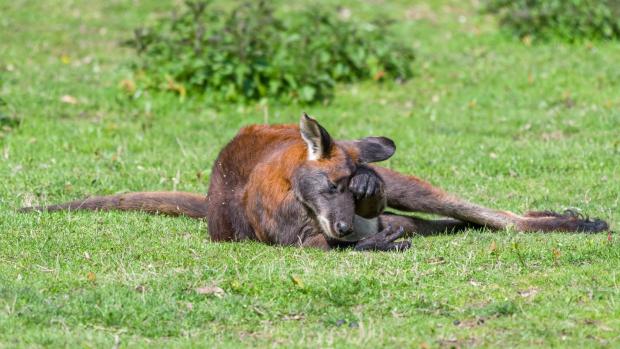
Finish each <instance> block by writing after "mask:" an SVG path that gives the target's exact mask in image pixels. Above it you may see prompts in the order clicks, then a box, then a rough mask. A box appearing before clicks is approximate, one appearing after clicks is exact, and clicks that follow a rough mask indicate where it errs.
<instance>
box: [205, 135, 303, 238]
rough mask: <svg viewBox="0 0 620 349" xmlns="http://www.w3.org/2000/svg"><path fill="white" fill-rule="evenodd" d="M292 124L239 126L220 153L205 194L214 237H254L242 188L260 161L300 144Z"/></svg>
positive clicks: (209, 225)
mask: <svg viewBox="0 0 620 349" xmlns="http://www.w3.org/2000/svg"><path fill="white" fill-rule="evenodd" d="M303 144H304V143H303V140H302V139H301V137H300V135H299V127H297V126H295V125H272V126H268V125H252V126H248V127H244V128H242V129H241V130H240V131H239V133H237V135H236V136H235V137H234V138H233V139H232V140H231V141H230V142H229V143H228V144H227V145H226V146H225V147H224V148H223V149H222V151H221V152H220V153H219V155H218V157H217V159H216V160H215V163H214V164H213V168H212V171H211V179H210V184H209V192H208V194H207V200H208V209H207V222H208V228H209V235H210V236H211V238H212V239H213V240H243V239H256V236H255V233H254V231H253V229H252V227H251V226H250V223H249V222H248V219H247V217H246V215H245V208H244V206H243V196H244V188H245V186H246V184H247V183H248V180H249V179H250V176H251V174H252V172H253V171H254V170H255V169H256V167H257V166H259V165H260V164H261V163H265V162H266V161H272V160H273V158H274V157H278V156H284V155H285V154H286V152H287V151H288V150H289V149H291V148H303Z"/></svg>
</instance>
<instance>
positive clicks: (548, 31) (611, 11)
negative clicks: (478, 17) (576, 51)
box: [485, 0, 620, 42]
mask: <svg viewBox="0 0 620 349" xmlns="http://www.w3.org/2000/svg"><path fill="white" fill-rule="evenodd" d="M485 11H486V12H489V13H494V14H497V15H498V17H499V21H500V24H501V25H502V26H504V27H506V28H508V29H510V30H511V31H512V32H514V33H515V34H517V35H519V36H520V37H525V36H532V37H537V38H542V39H552V38H559V39H562V40H565V41H569V42H574V41H579V40H584V39H618V38H620V0H487V1H486V6H485Z"/></svg>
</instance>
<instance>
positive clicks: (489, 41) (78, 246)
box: [0, 0, 620, 348]
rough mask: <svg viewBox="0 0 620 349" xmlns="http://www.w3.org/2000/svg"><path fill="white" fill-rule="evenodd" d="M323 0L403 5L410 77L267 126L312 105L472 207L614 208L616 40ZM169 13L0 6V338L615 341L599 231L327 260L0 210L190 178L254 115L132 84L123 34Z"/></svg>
mask: <svg viewBox="0 0 620 349" xmlns="http://www.w3.org/2000/svg"><path fill="white" fill-rule="evenodd" d="M325 2H327V1H325ZM341 3H342V4H343V6H347V7H350V8H351V9H352V11H353V15H354V16H357V15H359V16H369V15H370V14H377V13H379V14H381V13H383V12H385V13H390V14H391V15H392V16H393V17H396V18H398V19H401V20H402V23H401V24H399V31H400V33H401V34H402V35H403V38H405V39H406V40H411V41H412V42H413V44H414V45H415V47H416V48H417V52H418V57H419V59H418V61H417V62H416V63H415V64H416V71H417V76H416V78H414V79H413V80H411V81H410V82H408V83H406V84H404V85H396V84H383V85H376V84H372V83H367V84H359V85H354V86H341V87H340V88H339V89H338V93H337V95H338V96H337V99H336V100H335V101H334V102H333V103H332V104H331V105H326V106H323V105H318V106H312V107H302V106H296V105H288V106H287V105H271V106H270V109H269V113H268V120H267V121H268V122H270V123H284V122H295V121H296V120H297V118H298V116H299V114H300V113H301V111H302V109H303V110H307V111H308V112H309V113H310V114H312V115H315V116H316V117H318V118H319V120H320V121H321V122H322V123H323V125H325V126H326V127H327V129H328V130H330V132H331V133H332V135H334V136H335V137H337V138H356V137H362V136H366V135H385V136H389V137H391V138H393V139H395V140H396V141H397V145H398V150H397V154H396V155H395V156H394V158H393V159H391V160H389V161H388V162H387V165H388V166H390V167H392V168H395V169H397V170H399V171H402V172H407V173H415V174H416V175H419V176H421V177H423V178H427V179H429V180H431V181H432V182H433V183H435V184H437V185H440V186H442V187H443V188H445V189H447V190H449V191H452V192H455V193H458V194H459V195H461V196H464V197H466V198H468V199H470V200H472V201H475V202H479V203H481V204H485V205H489V206H493V207H498V208H504V209H510V210H515V211H520V212H521V211H524V210H527V209H554V210H561V209H564V208H567V207H578V208H580V209H582V210H583V212H585V213H588V214H590V215H592V216H598V217H601V218H604V219H607V220H608V221H610V222H612V224H613V223H616V222H618V221H619V220H620V213H619V211H618V209H619V208H618V204H619V196H618V188H619V184H620V166H619V164H620V162H618V157H619V155H620V141H619V134H618V129H619V128H620V112H619V108H620V93H619V92H618V91H620V70H618V69H617V57H619V56H620V45H619V44H618V43H607V42H597V43H586V44H580V45H564V44H558V43H548V44H534V45H528V44H527V43H523V42H520V41H518V40H516V39H513V38H511V37H509V36H506V35H504V34H502V33H501V32H498V31H497V29H496V26H495V24H494V23H493V20H492V19H491V18H489V17H485V16H481V15H479V14H477V13H476V9H475V6H474V5H471V4H469V3H467V2H460V1H453V0H434V1H429V4H428V5H419V4H418V5H411V4H408V3H407V2H405V1H394V2H385V3H381V4H379V3H377V2H372V1H368V2H356V1H341ZM287 6H292V5H290V4H289V5H287ZM295 6H297V5H295ZM167 9H169V4H167V3H166V4H164V3H161V2H158V1H154V0H152V1H140V2H129V1H109V2H108V1H106V2H91V1H45V2H30V1H16V2H8V1H3V2H0V13H2V14H3V16H2V17H1V18H0V32H1V33H2V40H0V52H2V55H1V56H0V96H1V98H2V100H3V101H5V102H6V103H7V105H5V106H2V107H0V108H1V109H0V112H1V114H2V115H4V117H2V118H0V122H1V123H2V125H1V126H2V130H1V131H0V132H1V136H0V137H1V138H0V158H1V161H0V178H2V180H1V181H0V200H1V201H0V203H1V206H0V347H112V346H121V347H152V346H155V347H163V346H179V347H212V346H220V347H239V346H257V347H270V346H277V345H283V346H287V347H349V346H364V347H397V346H401V347H421V348H426V347H451V346H454V347H458V346H466V347H469V346H473V347H498V346H505V347H532V346H544V347H549V346H556V347H614V346H618V345H620V337H619V336H618V333H619V332H618V330H619V329H620V305H619V303H620V286H619V277H620V276H619V273H618V270H619V267H620V249H619V247H618V241H617V240H618V237H617V235H615V234H612V235H610V237H608V235H607V234H599V235H582V234H519V233H515V232H510V231H502V232H485V231H483V232H480V231H468V232H465V233H462V234H458V235H454V236H437V237H429V238H416V239H415V240H414V242H413V248H412V249H411V250H410V251H407V252H406V253H402V254H397V253H355V252H352V251H342V252H330V253H324V252H320V251H315V250H309V249H306V250H302V249H295V248H281V247H272V246H265V245H261V244H257V243H228V244H222V243H211V242H209V241H208V235H207V232H206V225H205V224H204V223H203V222H199V221H193V220H190V219H186V218H169V217H160V216H148V215H145V214H140V213H116V212H110V213H55V214H27V215H18V214H16V213H15V209H16V208H18V207H20V206H22V205H26V204H37V203H38V204H45V203H54V202H59V201H64V200H69V199H74V198H79V197H83V196H86V195H91V194H110V193H116V192H122V191H138V190H144V189H150V190H173V189H176V190H183V191H194V192H206V189H207V185H208V178H209V174H210V166H211V163H212V161H213V160H214V158H215V156H216V155H217V152H218V150H219V149H220V148H221V147H222V146H223V145H224V144H225V143H226V141H227V140H228V139H230V138H231V137H232V136H233V135H234V133H235V132H236V130H237V129H238V128H239V127H240V126H242V125H246V124H250V123H262V122H265V121H266V120H265V116H264V111H263V109H262V108H261V107H258V106H227V105H224V106H217V108H215V107H213V106H212V107H209V106H205V105H204V104H203V103H201V102H200V100H199V99H197V98H188V99H186V100H184V101H180V100H179V99H178V98H177V97H176V96H173V95H162V94H153V93H150V92H149V91H142V92H141V95H140V97H139V98H135V99H131V98H128V97H127V96H126V94H125V93H124V92H123V91H122V89H121V88H119V83H120V82H121V81H122V80H123V79H127V78H129V77H130V71H129V69H128V68H127V62H128V60H129V59H131V52H130V51H128V50H127V49H124V48H122V47H120V46H119V45H118V43H119V42H120V41H122V40H123V39H125V38H127V37H128V36H129V35H131V34H130V33H131V30H132V29H133V28H134V27H136V26H138V25H140V24H143V23H148V22H149V21H152V20H153V18H154V16H155V15H156V14H157V13H161V12H162V11H166V10H167ZM411 17H416V19H415V20H413V19H412V18H411ZM65 95H68V96H72V97H74V98H75V102H76V103H65V102H62V101H61V99H62V98H63V96H65ZM65 100H68V101H70V102H74V101H72V100H71V99H67V98H65ZM207 286H208V287H211V288H210V289H206V292H203V293H207V294H201V293H200V292H197V291H196V289H198V288H201V287H207Z"/></svg>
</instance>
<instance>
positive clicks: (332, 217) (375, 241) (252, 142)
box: [21, 113, 608, 251]
mask: <svg viewBox="0 0 620 349" xmlns="http://www.w3.org/2000/svg"><path fill="white" fill-rule="evenodd" d="M395 149H396V148H395V145H394V142H393V141H392V140H390V139H388V138H385V137H367V138H364V139H360V140H357V141H335V140H333V139H332V138H331V137H330V135H329V133H328V132H327V131H326V130H325V129H324V128H323V127H322V126H321V125H319V123H318V122H317V121H316V120H314V119H312V118H310V117H309V116H308V115H306V114H305V113H304V114H303V115H302V117H301V121H300V125H299V126H296V125H273V126H267V125H253V126H248V127H244V128H242V129H241V130H240V131H239V133H238V134H237V135H236V136H235V138H234V139H233V140H232V141H231V142H230V143H228V144H227V145H226V146H225V147H224V149H222V151H221V152H220V154H219V156H218V157H217V159H216V161H215V164H214V165H213V170H212V175H211V182H210V185H209V191H208V194H207V196H204V195H200V194H192V193H181V192H141V193H127V194H121V195H113V196H101V197H92V198H87V199H83V200H78V201H72V202H68V203H64V204H59V205H51V206H43V207H27V208H23V209H21V211H24V212H27V211H33V210H37V211H39V210H40V211H57V210H78V209H86V210H111V209H115V210H139V211H145V212H150V213H163V214H169V215H186V216H189V217H192V218H206V219H207V224H208V231H209V234H210V236H211V238H212V239H213V240H215V241H239V240H244V239H251V240H258V241H262V242H265V243H269V244H280V245H298V246H309V247H318V248H323V249H330V248H334V247H343V246H354V247H355V248H356V249H357V250H386V251H387V250H405V249H407V248H409V246H410V242H409V241H396V240H398V239H399V238H400V237H402V236H405V234H406V236H411V235H414V234H420V235H430V234H437V233H441V232H446V231H457V230H460V229H464V228H467V227H476V226H477V227H480V226H481V227H487V228H491V229H507V228H512V229H515V230H517V231H523V232H533V231H543V232H550V231H563V232H600V231H605V230H607V229H608V224H607V223H606V222H605V221H603V220H600V219H594V220H591V219H588V218H583V217H580V216H579V215H578V214H575V213H573V212H571V211H569V212H566V213H564V214H558V213H555V212H549V211H545V212H529V213H526V214H525V215H517V214H515V213H511V212H507V211H498V210H493V209H490V208H486V207H482V206H479V205H475V204H472V203H469V202H467V201H465V200H462V199H459V198H458V197H455V196H452V195H450V194H448V193H446V192H444V191H442V190H441V189H439V188H436V187H433V186H432V185H430V184H429V183H427V182H425V181H423V180H421V179H419V178H417V177H414V176H407V175H403V174H400V173H397V172H395V171H392V170H390V169H387V168H383V167H380V166H375V165H370V163H373V162H378V161H383V160H386V159H388V158H389V157H391V156H392V155H393V154H394V151H395ZM386 207H391V208H394V209H398V210H402V211H414V212H426V213H433V214H438V215H442V216H447V217H452V218H455V219H440V220H425V219H421V218H416V217H412V216H405V215H396V214H391V213H384V212H383V211H384V209H385V208H386ZM392 227H399V229H397V230H396V231H393V229H392Z"/></svg>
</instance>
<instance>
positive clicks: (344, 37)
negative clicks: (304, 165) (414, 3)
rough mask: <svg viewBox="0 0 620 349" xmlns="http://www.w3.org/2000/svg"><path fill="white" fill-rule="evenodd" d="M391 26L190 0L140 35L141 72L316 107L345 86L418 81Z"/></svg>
mask: <svg viewBox="0 0 620 349" xmlns="http://www.w3.org/2000/svg"><path fill="white" fill-rule="evenodd" d="M389 29H390V23H389V22H388V21H385V20H383V21H373V22H358V21H354V20H351V19H343V18H340V17H339V16H338V13H337V11H335V10H332V11H329V10H325V9H322V8H318V7H311V8H306V9H305V10H302V11H300V12H298V13H287V14H286V16H282V17H280V16H277V15H276V13H275V11H274V8H273V7H271V6H270V5H269V3H268V2H267V1H248V2H244V3H242V4H241V5H239V6H237V7H235V8H234V9H233V10H231V11H229V12H221V11H218V10H215V9H213V8H212V6H211V4H210V2H207V1H186V2H185V6H184V7H183V8H182V10H181V11H180V13H178V14H176V13H175V14H172V15H171V16H167V17H164V18H162V19H160V20H159V21H158V22H157V23H156V24H155V25H154V26H152V27H150V28H140V29H136V30H135V35H134V38H133V39H131V40H130V41H128V44H129V45H130V46H131V47H134V48H135V49H136V51H137V53H138V54H139V56H138V59H137V61H136V64H135V69H136V71H137V72H139V73H140V74H138V76H139V77H141V80H142V81H143V82H146V83H147V85H148V86H150V87H155V88H159V89H164V90H173V91H177V92H178V93H180V94H185V91H186V90H188V91H190V92H199V93H203V94H205V95H207V96H208V97H211V98H213V99H224V100H229V101H248V100H260V99H263V98H275V99H279V100H285V101H301V102H316V101H322V100H326V99H329V98H331V97H332V95H333V88H334V85H335V83H337V82H354V81H359V80H364V79H375V80H382V79H407V78H409V77H411V75H412V70H411V63H412V61H413V59H414V53H413V50H412V49H411V48H410V47H409V46H407V45H405V44H403V43H400V42H397V41H394V40H392V39H391V37H393V36H392V35H390V30H389Z"/></svg>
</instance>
